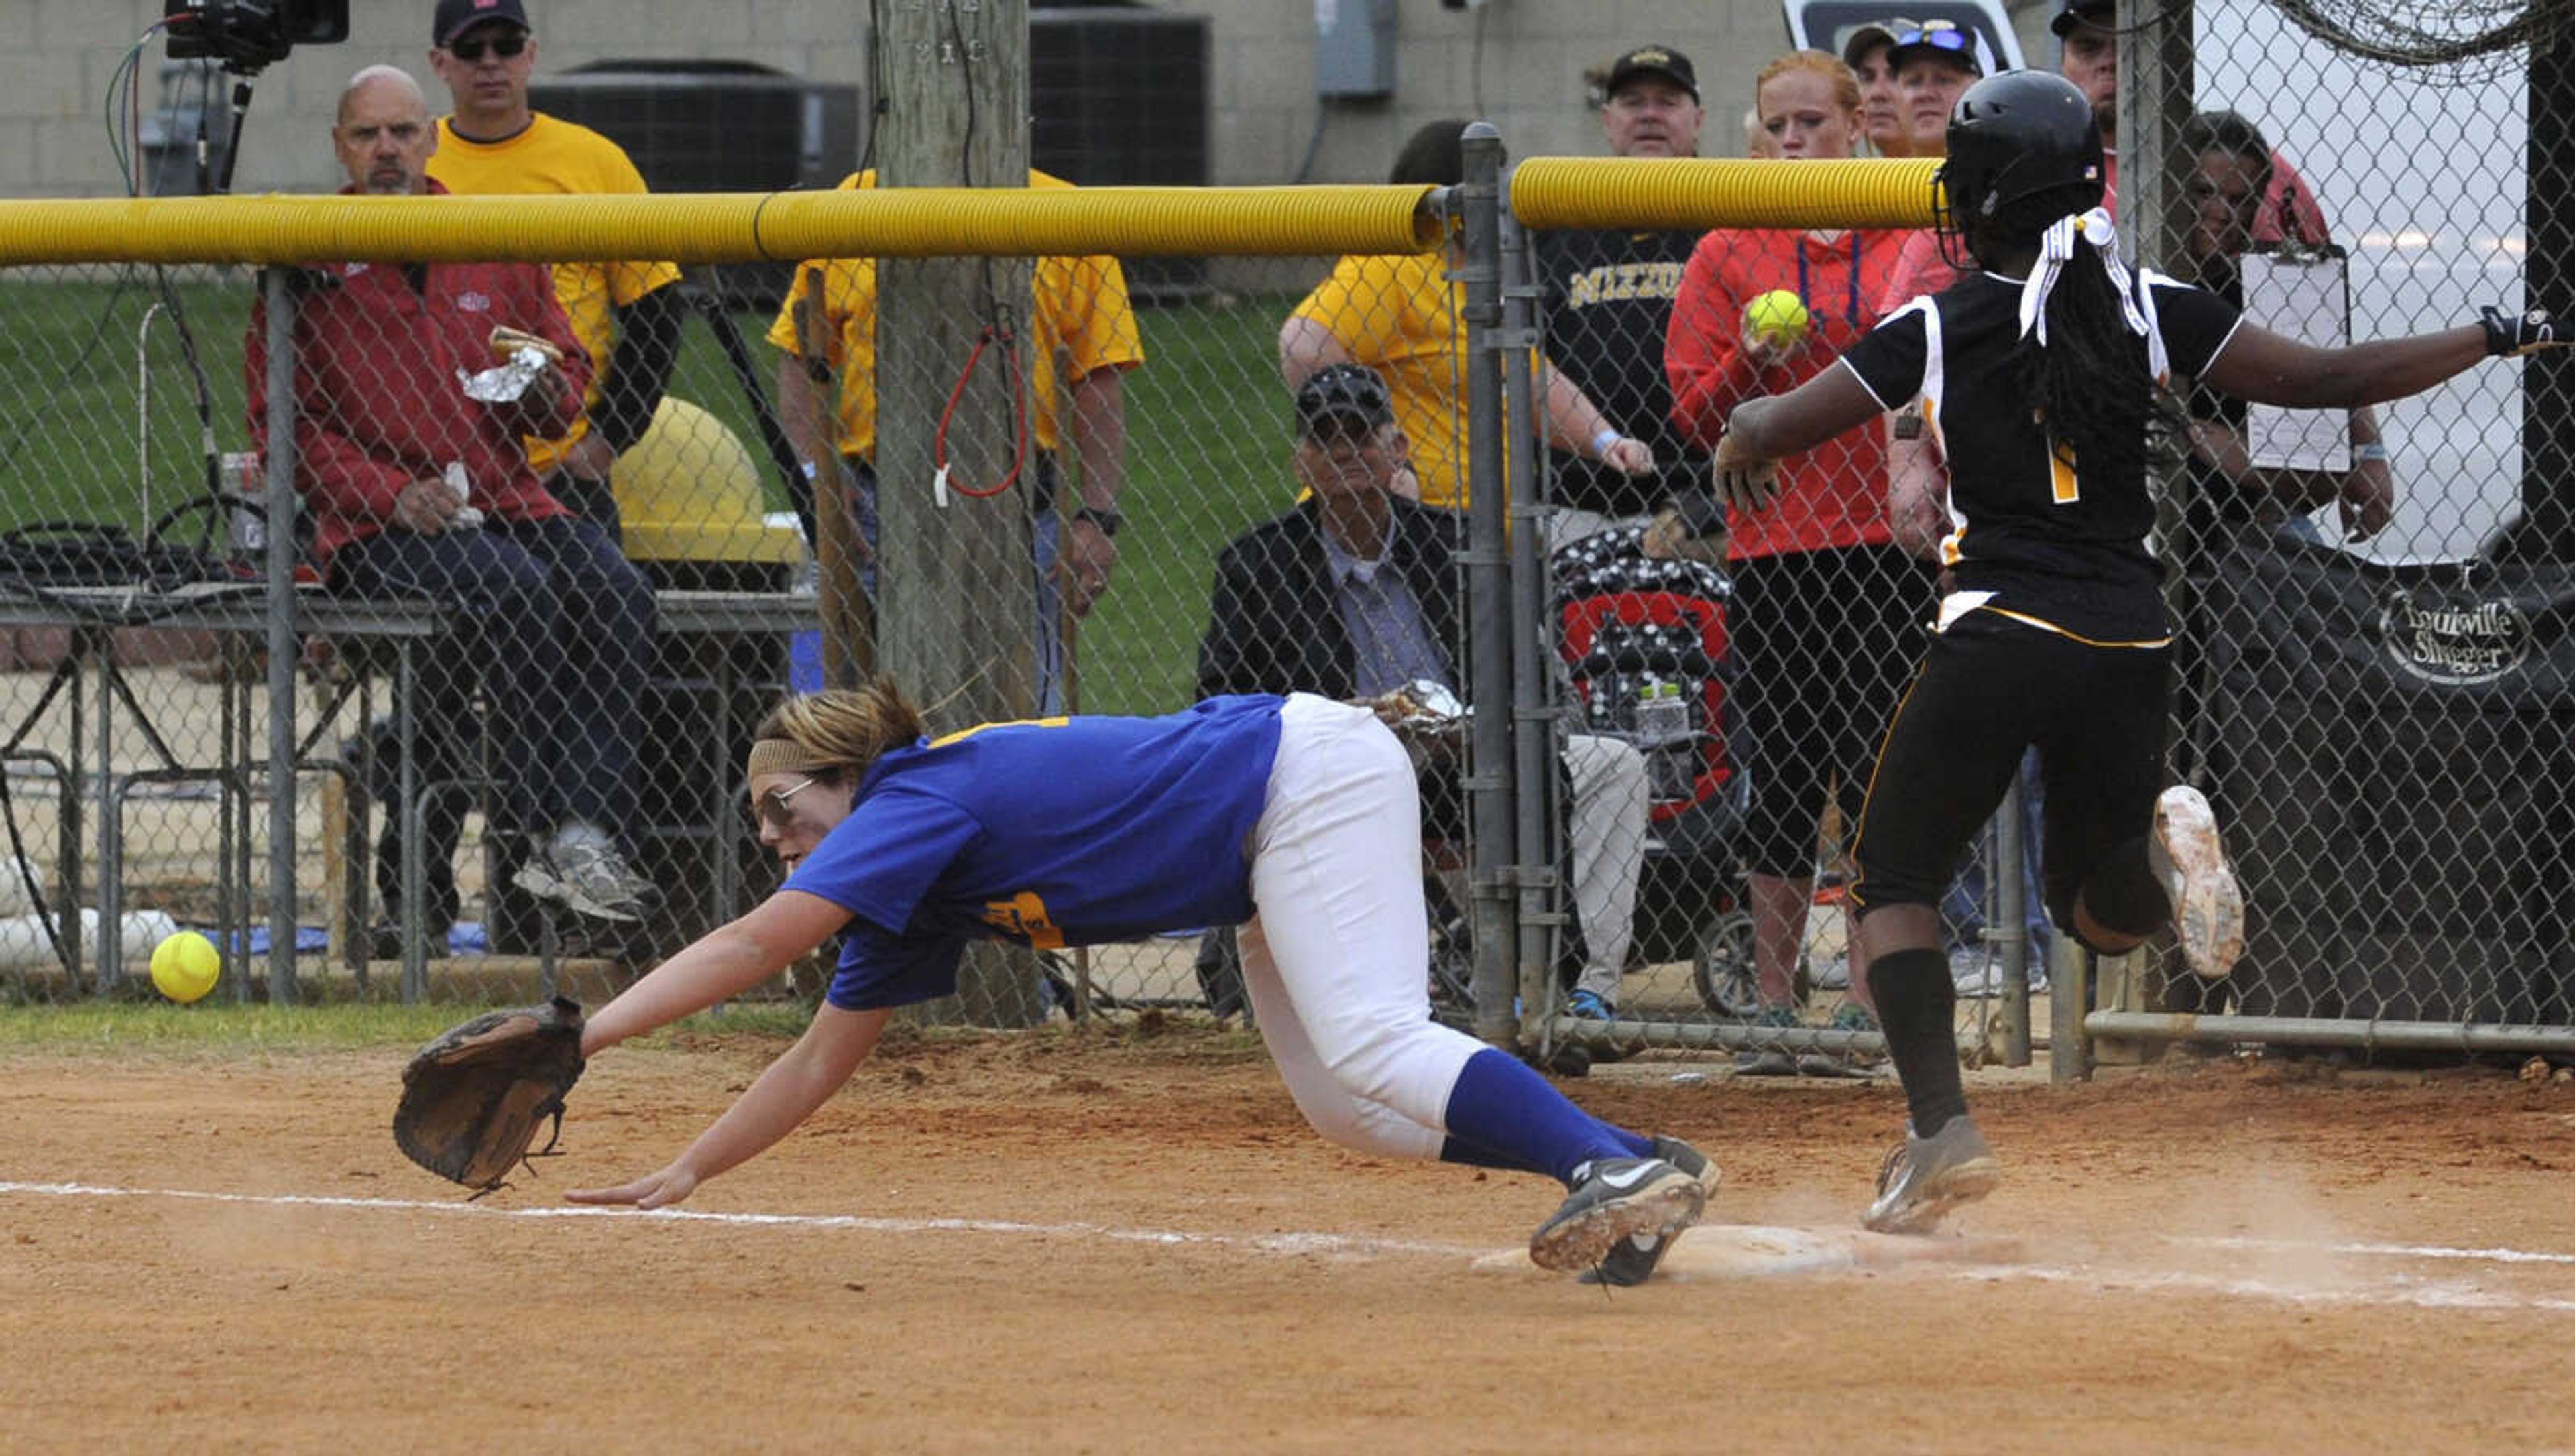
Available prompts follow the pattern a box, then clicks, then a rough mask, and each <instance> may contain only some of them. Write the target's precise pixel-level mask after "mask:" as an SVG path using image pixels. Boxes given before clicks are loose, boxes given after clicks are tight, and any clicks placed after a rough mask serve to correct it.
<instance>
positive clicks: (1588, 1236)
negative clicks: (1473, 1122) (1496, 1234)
mask: <svg viewBox="0 0 2575 1456" xmlns="http://www.w3.org/2000/svg"><path fill="white" fill-rule="evenodd" d="M1706 1204H1707V1194H1706V1191H1705V1190H1704V1189H1703V1188H1702V1187H1701V1186H1700V1185H1699V1180H1698V1179H1697V1178H1696V1177H1694V1176H1693V1175H1691V1174H1690V1173H1687V1172H1684V1171H1682V1170H1681V1169H1680V1168H1678V1167H1675V1166H1673V1165H1672V1164H1671V1163H1670V1162H1668V1161H1666V1160H1664V1159H1662V1158H1594V1159H1592V1160H1591V1161H1589V1162H1587V1163H1583V1164H1581V1165H1579V1166H1577V1167H1576V1168H1574V1170H1573V1190H1572V1191H1571V1192H1569V1193H1567V1194H1565V1195H1564V1202H1563V1203H1562V1204H1560V1205H1558V1206H1557V1208H1556V1210H1555V1213H1554V1215H1553V1216H1552V1217H1550V1218H1548V1219H1547V1221H1546V1222H1544V1223H1541V1224H1539V1225H1538V1226H1537V1232H1535V1233H1533V1234H1530V1235H1529V1261H1530V1262H1531V1263H1533V1264H1536V1265H1537V1266H1538V1267H1539V1268H1541V1269H1554V1270H1556V1271H1558V1272H1562V1273H1570V1272H1572V1271H1574V1270H1577V1269H1588V1268H1592V1267H1594V1266H1595V1265H1598V1264H1599V1263H1600V1262H1601V1260H1603V1259H1604V1258H1606V1257H1608V1256H1609V1254H1610V1253H1611V1252H1612V1251H1613V1250H1615V1249H1616V1248H1617V1247H1618V1246H1619V1245H1620V1244H1622V1243H1625V1242H1626V1241H1627V1240H1628V1239H1630V1238H1634V1237H1636V1236H1637V1235H1640V1234H1641V1235H1644V1236H1646V1237H1649V1238H1655V1239H1660V1240H1663V1241H1665V1242H1668V1241H1669V1240H1670V1239H1672V1238H1673V1237H1674V1236H1676V1235H1677V1234H1679V1233H1680V1231H1681V1230H1682V1229H1685V1228H1687V1227H1689V1226H1690V1225H1691V1224H1693V1223H1695V1222H1697V1221H1698V1215H1699V1211H1700V1210H1701V1209H1702V1208H1704V1207H1705V1206H1706Z"/></svg>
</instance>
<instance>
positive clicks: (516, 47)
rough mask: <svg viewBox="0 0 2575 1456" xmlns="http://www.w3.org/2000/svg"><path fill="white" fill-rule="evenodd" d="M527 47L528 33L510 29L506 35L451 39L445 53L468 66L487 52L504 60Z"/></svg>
mask: <svg viewBox="0 0 2575 1456" xmlns="http://www.w3.org/2000/svg"><path fill="white" fill-rule="evenodd" d="M527 48H528V33H527V32H526V31H524V30H519V31H512V32H511V33H510V34H508V35H496V36H492V37H490V38H489V39H483V38H479V37H475V36H467V37H466V38H465V39H463V40H452V41H449V42H448V43H447V53H448V54H449V55H451V56H454V57H455V58H456V59H458V60H460V61H463V62H465V63H466V64H467V65H469V66H470V65H472V64H474V63H475V62H476V61H479V60H481V59H483V57H484V55H485V54H486V53H487V52H488V53H490V54H492V55H496V56H499V57H500V58H501V59H503V60H505V61H506V60H508V59H509V58H510V57H512V56H515V55H517V54H519V53H520V52H521V51H524V50H526V49H527Z"/></svg>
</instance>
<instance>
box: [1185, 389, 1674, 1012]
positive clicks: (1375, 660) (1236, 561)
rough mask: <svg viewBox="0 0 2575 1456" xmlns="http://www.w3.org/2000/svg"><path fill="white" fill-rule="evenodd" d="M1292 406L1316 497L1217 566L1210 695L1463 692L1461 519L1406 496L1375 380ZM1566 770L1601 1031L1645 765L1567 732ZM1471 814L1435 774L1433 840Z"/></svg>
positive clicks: (1387, 403)
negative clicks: (1397, 480)
mask: <svg viewBox="0 0 2575 1456" xmlns="http://www.w3.org/2000/svg"><path fill="white" fill-rule="evenodd" d="M1295 404H1296V448H1295V453H1294V455H1293V457H1292V460H1293V463H1294V467H1295V472H1296V483H1297V485H1298V486H1300V487H1301V488H1302V489H1303V493H1304V497H1303V499H1302V500H1300V501H1298V502H1297V504H1296V506H1295V508H1294V509H1293V510H1290V511H1289V512H1287V514H1286V515H1284V516H1281V517H1279V518H1277V519H1276V520H1272V521H1269V522H1265V523H1263V524H1262V525H1259V526H1256V527H1254V528H1253V529H1252V530H1250V531H1248V532H1246V533H1244V534H1243V535H1242V536H1240V537H1238V538H1236V539H1235V541H1234V542H1233V544H1231V545H1229V546H1228V547H1227V548H1226V549H1225V552H1224V554H1223V555H1222V556H1221V557H1219V558H1218V561H1217V574H1216V593H1215V597H1214V599H1213V601H1212V602H1211V604H1210V607H1209V620H1208V629H1207V635H1206V636H1205V637H1204V638H1203V639H1201V641H1200V643H1199V678H1198V689H1199V696H1200V697H1201V698H1213V697H1218V696H1220V695H1224V694H1232V693H1283V694H1284V693H1313V694H1319V695H1321V696H1323V697H1327V698H1339V699H1358V698H1373V697H1376V696H1378V695H1380V694H1384V693H1387V692H1390V691H1392V690H1394V689H1397V688H1402V687H1405V686H1406V685H1408V684H1411V683H1414V682H1417V681H1420V680H1423V679H1427V680H1430V681H1432V682H1435V683H1438V684H1440V685H1442V686H1443V687H1446V688H1448V689H1450V690H1451V691H1452V692H1457V693H1458V695H1459V696H1460V697H1463V696H1465V695H1464V693H1463V691H1462V689H1463V686H1464V685H1463V683H1462V681H1461V680H1460V677H1459V675H1458V673H1457V671H1456V668H1455V665H1454V662H1453V660H1452V658H1451V656H1450V654H1451V652H1452V650H1453V647H1454V645H1455V644H1456V643H1458V642H1459V641H1461V640H1462V639H1461V637H1460V631H1461V610H1460V602H1459V597H1460V591H1459V578H1458V573H1457V554H1458V553H1459V552H1460V551H1461V550H1463V549H1464V547H1465V540H1464V524H1465V523H1464V518H1463V517H1461V516H1459V515H1458V514H1457V513H1455V512H1453V511H1442V510H1438V509H1436V508H1433V507H1428V506H1423V505H1420V504H1419V503H1417V502H1413V501H1407V500H1405V499H1403V498H1402V497H1400V496H1398V495H1396V494H1395V493H1394V490H1393V483H1394V477H1395V472H1396V470H1397V469H1398V468H1400V467H1401V466H1402V465H1403V463H1404V461H1405V459H1406V458H1407V457H1408V455H1409V454H1410V451H1411V445H1410V443H1409V442H1408V441H1406V440H1405V438H1404V434H1403V431H1402V430H1401V429H1400V428H1399V427H1397V426H1396V424H1395V423H1394V405H1393V401H1392V397H1391V396H1390V395H1389V394H1388V393H1387V391H1386V387H1385V383H1384V381H1383V380H1381V379H1380V378H1378V376H1377V374H1376V372H1375V371H1374V370H1371V369H1369V368H1367V367H1365V366H1364V365H1357V364H1333V365H1326V366H1325V367H1323V368H1322V369H1319V370H1316V371H1315V372H1314V373H1313V374H1311V375H1309V376H1307V377H1306V379H1305V382H1304V383H1303V384H1301V385H1299V386H1298V387H1297V389H1296V396H1295ZM1564 766H1565V770H1566V773H1567V776H1568V780H1569V783H1570V790H1571V791H1570V792H1569V793H1568V794H1567V795H1566V806H1567V809H1568V814H1567V817H1568V819H1569V823H1568V825H1567V838H1568V839H1569V840H1570V843H1571V848H1572V858H1573V898H1574V910H1575V913H1574V919H1575V923H1576V924H1577V925H1578V926H1579V927H1580V928H1581V931H1582V942H1583V948H1584V965H1583V970H1582V973H1581V975H1580V977H1579V978H1578V979H1576V980H1575V982H1574V986H1573V1000H1572V1003H1571V1004H1572V1008H1573V1011H1574V1014H1576V1015H1589V1016H1592V1017H1594V1018H1597V1019H1604V1020H1605V1019H1607V1018H1608V1016H1609V1015H1610V1013H1611V1011H1612V1009H1613V1008H1614V1006H1615V1003H1616V1000H1617V994H1618V977H1619V973H1620V971H1621V970H1623V969H1624V967H1625V965H1626V960H1627V946H1628V942H1629V940H1630V939H1631V937H1632V935H1633V926H1634V920H1635V911H1636V880H1637V876H1638V875H1639V874H1641V873H1642V872H1643V869H1644V859H1645V830H1646V810H1647V797H1646V793H1647V789H1646V777H1645V760H1644V756H1643V755H1642V754H1641V753H1639V752H1637V750H1636V749H1635V748H1634V747H1632V746H1630V745H1629V744H1627V743H1625V742H1621V741H1619V740H1618V739H1615V738H1605V737H1597V736H1594V735H1591V734H1588V733H1568V734H1566V736H1565V739H1564ZM1443 779H1444V781H1443ZM1464 803H1465V800H1464V796H1463V793H1462V791H1461V790H1460V789H1459V788H1458V786H1457V784H1456V781H1455V779H1454V777H1453V775H1450V774H1442V773H1437V772H1434V773H1433V774H1432V775H1430V777H1429V778H1428V780H1427V781H1425V782H1424V784H1423V793H1422V810H1423V820H1422V824H1423V833H1424V834H1425V835H1426V836H1427V837H1429V838H1432V839H1442V840H1462V839H1463V838H1464V837H1465V827H1466V826H1465V822H1464Z"/></svg>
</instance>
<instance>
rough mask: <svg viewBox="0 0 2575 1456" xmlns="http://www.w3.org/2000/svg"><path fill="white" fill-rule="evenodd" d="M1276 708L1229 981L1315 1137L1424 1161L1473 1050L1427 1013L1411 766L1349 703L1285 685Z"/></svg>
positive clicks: (1385, 733) (1433, 1150) (1390, 738)
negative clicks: (1236, 976)
mask: <svg viewBox="0 0 2575 1456" xmlns="http://www.w3.org/2000/svg"><path fill="white" fill-rule="evenodd" d="M1279 717H1280V732H1279V757H1278V761H1277V762H1276V763H1275V764H1273V765H1272V767H1271V770H1270V798H1269V806H1268V807H1267V808H1266V809H1264V810H1263V812H1262V815H1261V822H1260V823H1259V824H1257V825H1256V826H1254V828H1253V831H1252V840H1253V842H1252V901H1253V905H1254V914H1253V918H1252V920H1251V922H1250V923H1248V924H1246V925H1245V926H1244V927H1243V930H1242V933H1241V935H1240V936H1239V941H1240V944H1241V947H1242V952H1243V984H1244V990H1245V992H1246V994H1248V995H1249V996H1250V997H1251V999H1252V1008H1253V1012H1254V1015H1255V1017H1256V1019H1257V1020H1258V1021H1259V1023H1260V1026H1261V1036H1262V1039H1263V1040H1264V1041H1266V1042H1268V1043H1269V1046H1270V1054H1271V1057H1272V1058H1273V1059H1274V1060H1276V1061H1277V1062H1278V1063H1279V1072H1280V1075H1281V1076H1282V1077H1284V1078H1285V1079H1286V1080H1287V1091H1288V1095H1290V1096H1292V1097H1294V1098H1295V1099H1296V1109H1297V1110H1298V1111H1300V1112H1302V1113H1304V1114H1305V1120H1306V1121H1307V1122H1310V1123H1312V1124H1313V1127H1314V1130H1315V1131H1317V1132H1319V1133H1321V1134H1322V1135H1323V1136H1325V1137H1327V1138H1329V1139H1331V1140H1332V1141H1334V1142H1337V1143H1341V1144H1343V1145H1344V1146H1348V1147H1354V1148H1358V1149H1360V1150H1362V1151H1366V1152H1377V1153H1387V1154H1392V1155H1395V1156H1401V1157H1417V1158H1429V1157H1436V1156H1438V1155H1439V1149H1440V1146H1441V1144H1442V1143H1443V1142H1444V1141H1445V1140H1446V1137H1447V1109H1448V1094H1449V1091H1450V1089H1452V1088H1453V1087H1455V1085H1456V1083H1457V1073H1458V1070H1459V1069H1460V1068H1462V1067H1463V1066H1465V1064H1466V1059H1467V1058H1468V1057H1471V1056H1473V1055H1474V1054H1475V1053H1476V1052H1478V1051H1481V1050H1483V1049H1484V1044H1483V1043H1482V1042H1480V1041H1477V1040H1475V1039H1474V1038H1473V1037H1471V1036H1468V1035H1466V1034H1464V1033H1463V1032H1460V1031H1455V1030H1452V1029H1450V1028H1448V1027H1446V1026H1442V1025H1440V1024H1439V1023H1438V1022H1436V1021H1433V1020H1431V1019H1430V989H1429V987H1430V924H1429V915H1428V912H1427V911H1426V910H1425V909H1424V908H1423V905H1422V899H1421V797H1420V789H1419V786H1418V785H1417V784H1416V783H1415V782H1414V781H1413V776H1412V763H1411V760H1410V759H1409V758H1407V757H1406V756H1405V755H1404V751H1403V746H1402V744H1400V743H1398V742H1397V741H1395V737H1394V734H1393V732H1391V731H1390V730H1388V729H1387V728H1386V727H1385V726H1384V725H1382V724H1380V723H1378V722H1377V721H1376V718H1375V716H1374V715H1372V714H1370V713H1369V712H1368V711H1367V710H1366V709H1364V708H1353V707H1350V706H1349V705H1347V704H1342V703H1334V702H1332V701H1331V700H1329V699H1324V698H1315V697H1311V696H1309V695H1306V694H1301V693H1300V694H1296V695H1294V696H1292V697H1290V698H1289V699H1288V700H1287V706H1286V707H1285V708H1284V709H1282V710H1281V712H1280V715H1279Z"/></svg>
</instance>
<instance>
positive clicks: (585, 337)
mask: <svg viewBox="0 0 2575 1456" xmlns="http://www.w3.org/2000/svg"><path fill="white" fill-rule="evenodd" d="M430 40H431V43H432V48H431V50H430V53H429V63H430V66H431V68H432V69H433V70H435V71H437V72H438V77H439V79H440V80H442V81H445V82H446V83H447V90H448V94H449V96H450V97H451V98H452V99H453V101H454V104H455V108H456V109H455V112H454V113H453V114H452V115H448V116H443V117H441V118H439V121H438V150H437V152H436V153H435V154H434V155H433V156H432V157H431V159H430V164H429V175H430V176H432V177H434V178H437V179H438V181H439V182H440V184H441V185H443V186H445V187H446V188H447V190H448V191H450V192H455V193H593V192H643V191H645V190H646V189H645V186H644V178H643V175H642V174H641V173H639V172H637V171H636V170H635V164H634V162H632V161H630V160H629V159H628V158H627V155H626V153H625V152H624V151H623V150H621V149H620V148H619V147H618V145H617V144H616V143H615V142H612V141H610V140H609V139H608V138H606V137H604V136H601V135H600V134H599V133H597V132H595V131H592V130H591V129H590V128H588V127H586V126H580V125H577V124H575V123H573V122H568V121H564V120H562V119H561V118H558V117H551V116H547V115H545V114H543V113H542V112H538V111H535V110H533V109H531V108H530V107H529V105H528V77H529V75H530V74H531V73H532V72H534V71H535V69H536V64H537V38H536V36H535V35H534V34H533V33H532V32H531V30H530V28H529V25H528V13H527V8H526V6H525V5H523V4H522V3H521V0H438V10H437V13H436V15H435V17H434V18H433V20H432V23H431V28H430ZM554 277H555V297H556V299H557V300H559V301H560V302H561V303H562V304H563V309H564V313H565V314H566V315H568V316H569V317H570V318H571V319H572V328H573V333H574V334H575V335H577V336H579V338H580V339H581V342H582V347H583V348H584V349H587V350H588V351H589V352H590V360H591V386H590V393H589V394H588V396H587V397H585V398H584V400H583V401H582V404H583V415H582V418H581V419H580V420H579V421H577V422H576V423H575V424H574V425H573V427H572V428H571V429H570V430H568V431H566V432H565V433H564V434H563V435H562V436H561V437H560V438H558V439H554V440H531V441H529V442H528V461H529V464H531V465H533V466H534V467H536V471H537V474H538V475H539V476H540V477H542V478H544V480H545V482H546V485H547V488H548V489H549V490H551V491H553V492H554V494H555V497H556V499H558V500H560V501H562V502H563V503H564V504H565V505H567V506H570V507H571V508H572V509H573V510H575V511H577V512H579V513H580V514H581V515H582V516H584V517H586V518H588V519H590V520H593V521H596V522H598V523H599V524H600V525H601V527H602V528H603V529H605V530H606V531H607V532H608V533H609V536H610V537H611V538H612V539H614V538H615V537H616V536H617V534H618V518H617V499H616V497H615V496H614V495H612V494H611V493H610V491H609V486H608V477H609V471H610V468H611V467H613V466H614V465H615V464H616V461H617V457H618V456H620V455H623V454H624V453H625V452H626V449H627V447H628V446H631V445H633V444H634V443H635V442H636V441H638V440H640V439H642V438H643V437H644V432H645V431H646V430H648V429H650V428H652V424H653V412H654V411H655V410H657V409H659V408H660V407H661V404H662V392H663V390H664V389H665V388H666V387H667V386H668V385H669V383H670V378H671V364H672V361H673V358H674V357H675V356H676V355H677V353H678V350H679V341H680V320H681V309H682V307H683V306H682V305H681V303H680V302H679V298H680V295H679V291H678V290H677V289H674V288H672V287H671V285H673V284H675V283H677V282H679V281H680V270H679V269H678V268H677V267H674V266H673V265H671V264H669V263H558V264H556V265H554Z"/></svg>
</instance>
